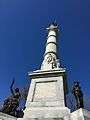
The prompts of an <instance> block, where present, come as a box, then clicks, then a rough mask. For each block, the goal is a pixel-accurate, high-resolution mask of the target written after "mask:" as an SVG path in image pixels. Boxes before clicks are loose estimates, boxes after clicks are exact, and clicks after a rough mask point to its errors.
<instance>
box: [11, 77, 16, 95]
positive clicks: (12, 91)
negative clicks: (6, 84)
mask: <svg viewBox="0 0 90 120" xmlns="http://www.w3.org/2000/svg"><path fill="white" fill-rule="evenodd" d="M14 83H15V79H13V81H12V84H11V86H10V90H11V93H12V95H14V90H13V85H14Z"/></svg>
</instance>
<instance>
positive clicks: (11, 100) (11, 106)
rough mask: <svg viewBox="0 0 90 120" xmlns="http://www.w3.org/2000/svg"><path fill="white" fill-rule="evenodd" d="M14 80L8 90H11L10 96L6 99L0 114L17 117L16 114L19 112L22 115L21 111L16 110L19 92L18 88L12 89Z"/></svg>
mask: <svg viewBox="0 0 90 120" xmlns="http://www.w3.org/2000/svg"><path fill="white" fill-rule="evenodd" d="M14 82H15V81H14V80H13V82H12V84H11V86H10V90H11V94H12V95H11V96H10V97H8V98H7V99H6V100H5V101H4V104H3V108H2V109H1V112H3V113H6V114H9V115H12V116H15V117H18V115H19V114H18V113H20V112H21V115H22V114H23V113H22V111H21V110H20V111H18V110H17V108H18V107H19V102H20V97H21V94H20V91H19V88H15V89H13V85H14Z"/></svg>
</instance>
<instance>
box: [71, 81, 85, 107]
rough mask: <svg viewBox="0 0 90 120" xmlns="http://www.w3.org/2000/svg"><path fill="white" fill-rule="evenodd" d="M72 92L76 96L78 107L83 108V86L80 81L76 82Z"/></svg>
mask: <svg viewBox="0 0 90 120" xmlns="http://www.w3.org/2000/svg"><path fill="white" fill-rule="evenodd" d="M72 93H73V95H74V96H75V99H76V107H77V109H79V108H83V107H84V104H83V92H82V90H81V87H80V85H79V82H74V85H73V89H72Z"/></svg>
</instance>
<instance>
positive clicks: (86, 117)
mask: <svg viewBox="0 0 90 120" xmlns="http://www.w3.org/2000/svg"><path fill="white" fill-rule="evenodd" d="M71 120H90V111H88V110H86V109H82V108H80V109H79V110H76V111H74V112H72V113H71Z"/></svg>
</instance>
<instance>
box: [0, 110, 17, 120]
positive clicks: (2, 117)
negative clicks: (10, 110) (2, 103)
mask: <svg viewBox="0 0 90 120" xmlns="http://www.w3.org/2000/svg"><path fill="white" fill-rule="evenodd" d="M0 120H17V118H15V117H13V116H10V115H7V114H4V113H2V112H0Z"/></svg>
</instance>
